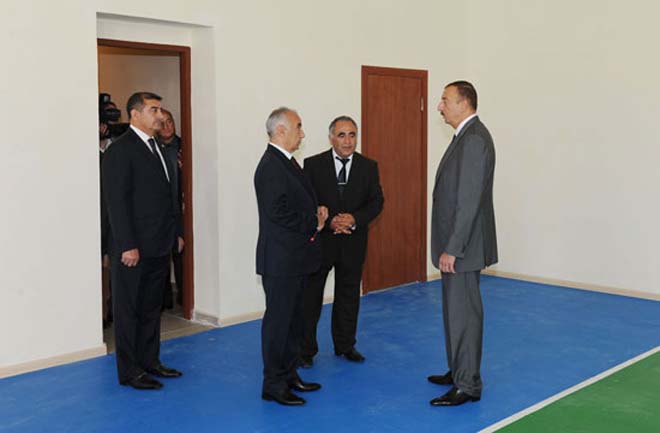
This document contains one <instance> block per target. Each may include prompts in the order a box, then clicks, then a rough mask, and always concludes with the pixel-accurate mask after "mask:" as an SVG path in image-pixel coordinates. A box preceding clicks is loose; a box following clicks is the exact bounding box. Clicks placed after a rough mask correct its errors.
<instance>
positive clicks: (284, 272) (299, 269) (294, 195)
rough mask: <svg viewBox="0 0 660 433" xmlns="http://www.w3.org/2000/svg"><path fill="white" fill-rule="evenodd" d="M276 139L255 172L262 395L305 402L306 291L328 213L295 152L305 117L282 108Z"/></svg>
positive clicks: (270, 125)
mask: <svg viewBox="0 0 660 433" xmlns="http://www.w3.org/2000/svg"><path fill="white" fill-rule="evenodd" d="M266 131H267V132H268V138H269V140H270V142H269V143H268V146H267V148H266V151H265V152H264V154H263V156H262V157H261V160H260V161H259V165H258V166H257V170H256V172H255V174H254V188H255V191H256V194H257V206H258V208H259V239H258V241H257V254H256V256H257V274H259V275H261V277H262V284H263V287H264V292H265V294H266V312H265V313H264V318H263V320H262V323H261V351H262V356H263V362H264V370H263V374H264V379H263V386H262V393H261V398H262V399H264V400H268V401H276V402H278V403H279V404H283V405H302V404H305V400H304V399H302V398H300V397H299V396H297V395H296V394H294V393H293V392H292V390H293V391H299V392H308V391H316V390H318V389H319V388H321V385H320V384H318V383H311V382H304V381H303V380H302V379H301V378H300V376H298V372H297V370H296V368H297V367H298V357H299V355H300V341H301V338H302V333H303V292H304V291H305V290H306V289H307V287H308V280H309V275H310V274H312V273H313V272H315V271H316V270H317V269H318V268H319V266H320V264H321V251H320V248H319V245H318V242H317V241H316V236H317V235H318V233H319V232H320V231H321V230H322V229H323V226H324V224H325V221H326V219H327V218H328V209H327V208H326V207H324V206H318V205H317V200H316V195H315V194H314V190H313V189H312V185H311V184H310V183H309V180H308V179H307V178H306V177H305V175H304V173H303V171H302V169H301V168H300V165H298V162H297V161H296V159H295V158H294V157H293V152H295V151H296V150H297V149H298V147H299V146H300V142H301V141H302V139H303V138H304V137H305V133H304V132H303V130H302V121H301V120H300V116H298V113H296V112H295V111H294V110H292V109H290V108H286V107H280V108H277V109H275V110H273V112H272V113H271V114H270V116H268V120H267V121H266Z"/></svg>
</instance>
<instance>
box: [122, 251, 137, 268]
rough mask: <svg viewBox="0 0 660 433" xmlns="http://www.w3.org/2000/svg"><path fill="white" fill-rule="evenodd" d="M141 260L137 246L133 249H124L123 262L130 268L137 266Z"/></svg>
mask: <svg viewBox="0 0 660 433" xmlns="http://www.w3.org/2000/svg"><path fill="white" fill-rule="evenodd" d="M139 261H140V251H139V250H138V249H137V248H133V249H132V250H128V251H124V252H123V253H121V262H122V263H123V264H124V265H126V266H128V267H129V268H132V267H133V266H136V265H137V264H138V262H139Z"/></svg>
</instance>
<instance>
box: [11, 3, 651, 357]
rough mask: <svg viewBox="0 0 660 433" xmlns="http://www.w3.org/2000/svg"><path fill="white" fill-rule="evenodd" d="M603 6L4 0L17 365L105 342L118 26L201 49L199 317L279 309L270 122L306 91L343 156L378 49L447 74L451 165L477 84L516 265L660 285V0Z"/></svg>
mask: <svg viewBox="0 0 660 433" xmlns="http://www.w3.org/2000/svg"><path fill="white" fill-rule="evenodd" d="M584 4H585V5H590V6H593V7H587V6H580V5H582V3H580V5H576V4H575V3H573V2H571V3H568V2H559V3H557V2H555V3H554V4H552V5H549V4H548V3H547V2H540V1H534V2H519V1H512V0H511V1H505V2H490V3H487V2H481V1H476V0H473V1H470V2H468V3H460V2H448V1H439V2H429V1H425V0H414V1H409V2H406V3H405V4H404V3H401V2H398V1H394V0H386V1H379V2H372V1H369V2H349V1H348V0H338V1H336V2H333V3H332V4H324V3H319V2H305V1H301V0H285V1H280V2H277V3H272V2H269V1H266V0H253V1H248V2H211V1H202V0H197V1H191V2H188V3H186V4H185V5H184V4H183V3H181V2H178V1H162V0H161V1H158V2H156V1H145V2H142V3H139V4H135V2H129V1H125V0H112V1H110V0H97V1H82V0H66V1H63V2H60V3H58V7H57V8H54V7H52V5H51V3H50V2H46V1H43V0H41V1H32V2H28V3H25V2H20V3H19V2H18V1H17V0H10V1H9V2H8V5H6V6H5V4H3V6H4V7H5V10H6V12H4V11H3V14H2V16H1V17H0V28H1V29H2V32H3V37H2V38H0V40H2V41H3V42H2V44H3V48H4V50H3V52H4V53H5V55H6V58H7V59H11V62H10V63H8V64H9V68H4V69H3V70H2V72H0V74H2V76H1V77H0V78H1V79H0V94H2V96H3V104H1V105H0V110H1V111H0V119H2V121H3V122H6V124H7V125H11V128H10V127H5V128H4V129H3V131H4V136H3V143H5V144H4V148H3V150H5V152H4V155H3V156H4V157H3V159H2V162H0V164H2V166H1V167H0V173H2V176H3V180H2V182H0V188H1V192H2V195H1V196H2V197H3V200H4V202H5V203H6V207H5V209H6V210H5V212H3V216H2V217H0V218H2V224H0V235H1V236H2V237H1V240H2V242H3V245H5V248H3V249H2V252H0V262H1V263H3V272H2V273H0V288H1V290H2V294H3V296H2V299H3V304H4V305H7V306H8V307H7V308H6V309H5V311H6V313H5V314H3V315H2V316H0V317H1V318H0V344H1V346H2V347H3V348H11V350H2V351H1V352H0V368H2V367H4V366H9V365H15V364H20V363H24V362H28V361H32V360H38V359H42V358H47V357H52V356H55V355H58V354H64V353H71V352H78V351H83V350H88V349H91V348H95V347H99V346H100V345H101V326H100V321H101V319H100V314H101V309H100V288H99V287H100V272H99V263H98V259H97V253H98V251H99V248H100V246H99V224H98V160H97V158H98V155H97V150H96V134H97V123H96V122H97V119H96V112H97V110H96V100H97V97H96V95H97V90H98V89H97V85H98V84H97V69H96V37H104V38H112V39H125V40H139V41H144V42H154V43H164V44H168V43H171V44H176V45H188V46H191V49H192V61H193V64H192V74H193V81H192V83H193V84H192V85H193V87H192V104H193V107H192V108H193V146H194V147H193V149H194V150H193V164H194V178H193V183H194V197H193V198H194V209H195V215H194V230H195V280H196V311H198V312H202V313H205V314H210V315H212V316H215V317H218V318H219V319H220V320H221V321H227V320H230V319H231V318H233V317H236V316H240V315H243V314H247V313H251V312H255V311H260V310H262V309H263V306H264V301H263V294H262V290H261V286H260V284H259V281H258V279H257V277H256V276H255V274H254V247H255V243H256V235H257V211H256V203H255V199H254V191H253V186H252V175H253V171H254V167H255V166H256V164H257V161H258V159H259V157H260V156H261V153H262V152H263V149H264V147H265V143H266V136H265V133H264V120H265V118H266V116H267V115H268V113H269V111H270V110H271V109H272V108H273V107H275V106H278V105H281V104H287V105H290V106H292V107H295V108H297V109H298V110H299V112H300V114H301V116H302V119H303V124H304V128H305V130H306V133H307V138H306V140H305V144H304V146H303V148H302V149H301V151H300V155H297V156H299V157H300V158H304V157H305V156H309V155H311V154H313V153H316V152H318V151H321V150H324V149H325V148H326V146H327V139H326V128H327V123H328V121H329V120H330V119H331V118H332V117H333V116H335V115H337V114H339V113H347V114H350V115H353V116H355V117H356V118H358V119H359V118H360V66H361V65H363V64H367V65H377V66H393V67H402V68H418V69H427V70H428V71H429V97H430V104H429V105H430V107H429V108H430V110H429V112H428V114H429V119H428V120H429V122H428V124H429V137H428V143H429V149H428V160H429V168H428V178H429V179H430V180H432V179H433V178H434V173H435V166H436V164H437V162H438V161H439V159H440V157H441V155H442V152H443V151H444V149H445V148H446V146H447V144H448V142H449V139H450V136H451V131H450V130H449V128H448V127H447V126H445V125H444V124H443V123H442V121H441V119H440V118H439V116H438V114H437V113H436V112H435V111H434V110H433V108H434V105H435V103H436V102H437V98H438V96H439V95H440V93H441V91H442V86H443V84H444V83H446V82H448V81H450V80H454V79H456V78H462V77H466V78H468V79H471V80H473V81H474V82H475V84H476V86H477V89H478V90H479V92H480V96H481V108H480V111H481V114H482V118H483V120H484V121H485V123H486V124H487V125H488V126H489V127H490V128H491V131H492V132H493V135H494V137H495V142H496V147H497V151H498V166H497V174H496V212H497V222H498V228H499V240H500V248H501V263H500V265H498V269H501V270H505V271H514V272H515V271H517V272H522V273H527V274H536V275H546V276H552V277H558V278H562V279H567V280H575V281H585V282H593V283H602V284H606V285H610V286H619V287H622V288H631V289H639V290H646V291H649V292H660V288H659V287H658V286H657V285H656V283H655V281H656V280H657V277H658V271H657V269H658V266H657V265H658V253H657V252H656V251H655V250H654V249H652V248H651V245H657V243H658V241H660V239H658V237H659V236H658V228H657V224H655V219H657V218H656V215H657V214H658V208H657V206H658V205H657V204H656V202H657V200H654V194H653V193H654V192H655V191H654V190H655V189H656V188H657V185H658V184H659V182H658V181H659V180H660V179H659V175H658V170H655V169H654V164H655V161H657V160H658V156H660V155H658V146H657V144H658V143H657V142H658V134H657V133H656V132H655V130H654V122H653V120H655V118H657V117H658V116H657V114H658V113H657V110H658V109H657V105H658V104H657V101H658V100H659V98H658V96H659V95H658V87H657V86H655V85H654V81H653V78H654V77H656V76H658V73H657V72H658V65H659V62H658V60H656V57H657V56H653V55H652V53H653V52H654V49H653V46H652V43H653V41H654V40H657V39H658V36H660V35H659V33H660V31H658V30H653V29H655V26H653V25H652V23H651V22H650V19H651V17H652V16H657V13H658V12H660V10H658V9H659V7H658V6H654V4H652V3H646V2H639V4H636V5H635V6H636V7H633V6H632V5H630V4H628V7H627V8H623V7H618V6H616V5H617V3H614V2H598V3H596V2H587V3H584ZM97 13H101V14H102V15H100V16H99V17H98V18H97ZM44 95H45V96H46V97H44ZM35 103H36V104H35ZM431 190H432V186H431V187H429V202H430V193H431ZM429 220H430V218H429ZM429 272H430V273H433V272H434V271H433V268H432V267H431V266H430V264H429Z"/></svg>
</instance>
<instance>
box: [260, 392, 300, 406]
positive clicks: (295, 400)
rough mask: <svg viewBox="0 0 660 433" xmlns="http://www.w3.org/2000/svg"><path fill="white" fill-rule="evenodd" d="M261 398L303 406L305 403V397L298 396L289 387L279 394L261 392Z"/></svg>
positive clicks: (288, 404) (287, 404) (286, 404)
mask: <svg viewBox="0 0 660 433" xmlns="http://www.w3.org/2000/svg"><path fill="white" fill-rule="evenodd" d="M261 398H262V399H264V400H266V401H276V402H278V403H279V404H283V405H284V406H301V405H303V404H305V399H303V398H300V397H298V396H297V395H295V394H294V393H292V392H291V391H289V390H288V389H286V390H284V391H282V392H281V393H279V394H270V393H267V392H262V393H261Z"/></svg>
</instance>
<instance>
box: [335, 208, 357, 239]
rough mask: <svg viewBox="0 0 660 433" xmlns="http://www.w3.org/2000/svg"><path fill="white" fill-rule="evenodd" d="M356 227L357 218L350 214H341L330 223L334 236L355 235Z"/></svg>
mask: <svg viewBox="0 0 660 433" xmlns="http://www.w3.org/2000/svg"><path fill="white" fill-rule="evenodd" d="M354 226H355V218H354V217H353V215H351V214H349V213H340V214H337V215H335V216H334V217H333V218H332V220H331V221H330V228H331V229H332V232H333V234H335V235H338V234H344V235H350V234H351V233H353V230H352V228H353V227H354Z"/></svg>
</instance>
